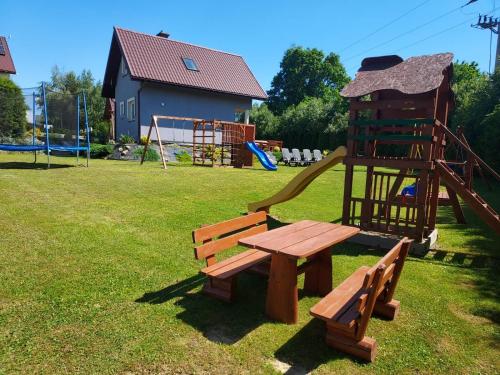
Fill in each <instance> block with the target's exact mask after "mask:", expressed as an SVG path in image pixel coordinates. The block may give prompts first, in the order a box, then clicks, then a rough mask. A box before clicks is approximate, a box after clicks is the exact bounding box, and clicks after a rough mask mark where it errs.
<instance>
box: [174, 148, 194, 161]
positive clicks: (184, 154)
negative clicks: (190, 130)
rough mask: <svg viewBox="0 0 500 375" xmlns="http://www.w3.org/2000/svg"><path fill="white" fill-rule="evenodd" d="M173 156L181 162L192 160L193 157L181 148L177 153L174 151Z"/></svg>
mask: <svg viewBox="0 0 500 375" xmlns="http://www.w3.org/2000/svg"><path fill="white" fill-rule="evenodd" d="M175 158H176V159H177V161H178V162H181V163H188V162H192V161H193V158H192V157H191V155H189V154H188V153H187V152H186V151H184V150H181V151H179V152H178V153H176V154H175Z"/></svg>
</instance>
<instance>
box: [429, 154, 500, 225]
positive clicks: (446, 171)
mask: <svg viewBox="0 0 500 375" xmlns="http://www.w3.org/2000/svg"><path fill="white" fill-rule="evenodd" d="M436 169H437V171H438V173H439V175H440V177H441V178H442V179H443V180H444V181H445V183H446V185H447V186H448V187H450V188H451V189H453V190H454V191H455V192H456V193H457V194H458V195H459V196H460V197H461V198H462V199H463V200H464V201H465V203H467V204H468V205H469V207H470V208H472V210H473V211H474V212H475V213H476V214H477V215H478V216H479V217H480V218H481V219H482V220H483V221H484V222H485V223H486V224H488V225H489V226H490V227H491V228H492V229H493V230H494V231H495V232H496V233H499V234H500V217H499V215H498V213H497V212H496V211H495V210H494V209H493V208H492V207H491V206H490V205H489V204H488V203H487V202H486V201H485V200H484V199H483V198H482V197H481V196H480V195H479V194H477V193H476V192H475V191H474V190H473V189H472V187H471V186H468V184H467V183H466V182H465V181H464V180H463V179H462V178H461V177H460V176H459V175H458V174H457V173H455V172H454V171H453V170H452V169H451V168H450V167H449V166H448V165H447V164H446V161H445V160H436Z"/></svg>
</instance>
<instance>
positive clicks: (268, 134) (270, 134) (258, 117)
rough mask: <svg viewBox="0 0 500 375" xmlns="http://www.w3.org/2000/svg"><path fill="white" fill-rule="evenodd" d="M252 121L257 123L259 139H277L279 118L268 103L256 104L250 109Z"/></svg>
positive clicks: (257, 136)
mask: <svg viewBox="0 0 500 375" xmlns="http://www.w3.org/2000/svg"><path fill="white" fill-rule="evenodd" d="M250 123H251V124H254V125H255V128H256V134H255V136H256V138H257V139H275V138H276V137H277V134H278V131H279V121H278V118H277V117H276V116H275V115H274V114H273V113H272V112H271V111H270V110H269V108H268V107H267V104H266V103H262V104H260V105H259V104H254V105H253V106H252V109H251V110H250Z"/></svg>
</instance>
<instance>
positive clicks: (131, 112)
mask: <svg viewBox="0 0 500 375" xmlns="http://www.w3.org/2000/svg"><path fill="white" fill-rule="evenodd" d="M127 120H129V121H133V120H135V98H130V99H127Z"/></svg>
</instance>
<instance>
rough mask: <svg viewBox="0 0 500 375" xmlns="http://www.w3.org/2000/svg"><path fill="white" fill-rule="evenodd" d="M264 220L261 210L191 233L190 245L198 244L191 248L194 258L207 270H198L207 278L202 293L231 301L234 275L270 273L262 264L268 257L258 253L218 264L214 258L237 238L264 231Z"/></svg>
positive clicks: (264, 213) (232, 244) (232, 258)
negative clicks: (203, 261) (247, 272)
mask: <svg viewBox="0 0 500 375" xmlns="http://www.w3.org/2000/svg"><path fill="white" fill-rule="evenodd" d="M266 219H267V216H266V212H265V211H260V212H256V213H251V214H248V215H246V216H242V217H238V218H236V219H232V220H227V221H223V222H221V223H217V224H213V225H206V226H202V227H201V228H199V229H196V230H194V231H193V242H194V243H195V244H196V243H201V244H200V245H198V246H195V248H194V254H195V258H196V259H205V260H206V262H207V267H205V268H203V269H202V270H201V271H200V272H201V273H203V274H205V275H206V276H207V277H208V280H207V282H206V283H205V285H204V287H203V292H204V293H206V294H208V295H210V296H212V297H215V298H218V299H221V300H223V301H226V302H231V301H232V300H233V299H234V296H235V292H236V276H237V275H238V274H239V273H240V272H243V271H246V270H252V271H254V272H257V273H260V274H268V273H269V267H266V266H265V265H263V264H262V263H263V262H266V261H267V262H269V261H270V259H271V255H270V254H269V253H265V252H263V251H260V250H254V249H251V250H247V251H244V252H242V253H239V254H237V255H234V256H232V257H230V258H227V259H224V260H222V261H220V262H217V260H216V258H215V254H217V253H220V252H221V251H224V250H227V249H230V248H232V247H234V246H236V245H237V244H238V240H239V239H241V238H244V237H249V236H252V235H254V234H258V233H262V232H265V231H267V224H266Z"/></svg>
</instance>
